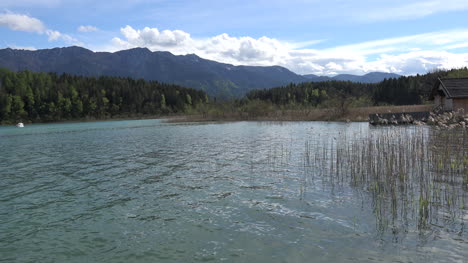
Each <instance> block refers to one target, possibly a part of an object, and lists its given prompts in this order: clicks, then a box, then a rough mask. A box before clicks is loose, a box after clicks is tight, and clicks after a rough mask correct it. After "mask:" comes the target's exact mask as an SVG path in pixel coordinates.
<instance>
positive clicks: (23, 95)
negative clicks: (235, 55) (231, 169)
mask: <svg viewBox="0 0 468 263" xmlns="http://www.w3.org/2000/svg"><path fill="white" fill-rule="evenodd" d="M205 103H208V99H207V95H206V93H205V92H203V91H200V90H195V89H188V88H183V87H180V86H177V85H172V84H163V83H159V82H155V81H152V82H148V81H144V80H134V79H130V78H119V77H99V78H96V77H79V76H72V75H68V74H63V75H57V74H54V73H48V74H47V73H32V72H29V71H21V72H12V71H9V70H7V69H0V123H15V122H18V121H23V122H24V121H31V122H36V121H60V120H72V119H99V118H110V117H126V116H134V115H141V114H151V115H159V114H169V113H184V112H185V111H186V110H188V109H191V108H196V107H197V106H198V105H200V104H205Z"/></svg>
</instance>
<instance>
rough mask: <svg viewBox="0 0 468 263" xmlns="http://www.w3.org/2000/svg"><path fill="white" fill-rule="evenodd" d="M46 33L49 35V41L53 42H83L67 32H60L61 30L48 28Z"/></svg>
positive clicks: (77, 43) (75, 43)
mask: <svg viewBox="0 0 468 263" xmlns="http://www.w3.org/2000/svg"><path fill="white" fill-rule="evenodd" d="M45 33H46V35H47V36H48V37H49V41H51V42H52V41H58V40H61V41H63V42H65V43H67V44H73V45H82V43H80V42H79V41H78V40H77V39H76V38H73V37H71V36H70V35H67V34H63V33H60V32H59V31H55V30H50V29H48V30H46V32H45Z"/></svg>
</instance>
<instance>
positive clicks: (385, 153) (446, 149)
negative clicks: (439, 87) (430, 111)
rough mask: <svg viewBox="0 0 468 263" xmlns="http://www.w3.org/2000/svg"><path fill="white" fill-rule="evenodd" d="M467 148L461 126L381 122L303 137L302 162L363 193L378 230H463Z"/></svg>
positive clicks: (331, 181)
mask: <svg viewBox="0 0 468 263" xmlns="http://www.w3.org/2000/svg"><path fill="white" fill-rule="evenodd" d="M312 145H313V147H312ZM467 153H468V135H467V131H466V130H464V129H454V130H437V129H431V128H428V127H419V126H409V127H408V126H407V127H386V128H377V129H375V130H371V131H370V132H368V133H367V132H366V133H359V134H353V135H352V136H349V135H343V136H341V137H340V138H336V139H328V140H320V141H318V140H316V141H308V142H306V143H305V154H304V162H303V163H304V169H305V171H306V172H307V173H308V174H309V176H316V175H318V176H321V178H322V179H323V180H326V181H327V182H328V183H329V184H333V185H334V186H336V185H350V186H352V187H353V188H355V189H359V190H360V191H363V192H365V193H367V194H368V195H367V196H369V197H370V201H371V203H372V208H373V211H374V214H375V217H376V227H377V229H378V230H379V231H380V232H381V233H386V232H387V230H390V232H391V233H395V234H396V233H408V231H411V230H414V229H417V230H418V231H422V232H424V231H427V230H431V229H433V228H434V227H435V226H440V225H444V226H446V227H447V229H451V230H453V229H462V230H461V231H463V226H464V221H466V214H467V209H466V205H465V204H466V200H467V191H468V154H467ZM413 228H414V229H413Z"/></svg>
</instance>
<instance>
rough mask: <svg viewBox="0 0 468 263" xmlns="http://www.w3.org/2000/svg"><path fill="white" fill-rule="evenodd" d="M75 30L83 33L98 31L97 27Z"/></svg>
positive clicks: (82, 27)
mask: <svg viewBox="0 0 468 263" xmlns="http://www.w3.org/2000/svg"><path fill="white" fill-rule="evenodd" d="M77 30H78V32H83V33H88V32H94V31H98V29H97V27H95V26H79V27H78V29H77Z"/></svg>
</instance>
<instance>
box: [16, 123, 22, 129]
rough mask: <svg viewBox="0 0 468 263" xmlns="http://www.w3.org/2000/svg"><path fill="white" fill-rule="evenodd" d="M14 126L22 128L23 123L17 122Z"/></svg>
mask: <svg viewBox="0 0 468 263" xmlns="http://www.w3.org/2000/svg"><path fill="white" fill-rule="evenodd" d="M16 127H18V128H23V127H24V124H23V123H22V122H18V123H17V124H16Z"/></svg>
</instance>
